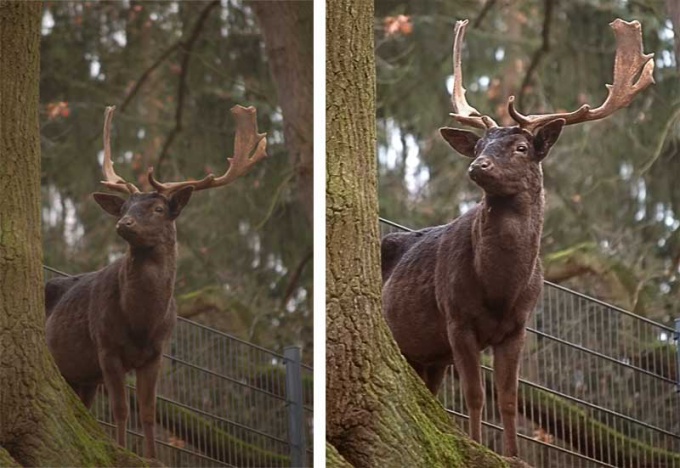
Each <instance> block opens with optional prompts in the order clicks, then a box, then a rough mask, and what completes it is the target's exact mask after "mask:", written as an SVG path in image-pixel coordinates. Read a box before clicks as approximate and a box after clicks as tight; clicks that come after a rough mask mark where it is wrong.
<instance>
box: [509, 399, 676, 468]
mask: <svg viewBox="0 0 680 468" xmlns="http://www.w3.org/2000/svg"><path fill="white" fill-rule="evenodd" d="M527 402H531V405H532V408H533V411H525V413H526V414H527V415H529V414H533V415H534V416H535V417H536V418H542V420H543V424H544V425H547V426H548V427H550V425H551V423H552V424H555V425H557V426H558V427H564V430H567V431H569V432H570V433H572V434H577V435H580V436H581V437H583V438H587V439H588V440H589V442H590V444H591V445H592V446H593V447H597V448H601V449H602V450H605V451H607V453H608V457H610V460H609V462H610V463H612V461H614V463H613V464H615V465H624V464H625V465H626V466H629V465H635V466H637V464H638V463H639V462H642V461H645V460H654V461H655V462H657V463H659V464H660V465H664V466H677V465H680V454H678V453H673V452H669V451H666V450H662V449H659V448H656V447H653V446H651V445H648V444H645V443H643V442H641V441H640V440H637V439H635V438H633V437H629V436H626V435H625V434H622V433H621V432H618V431H616V430H615V429H613V428H611V427H609V426H607V425H606V424H603V423H601V422H600V421H598V420H596V419H595V418H592V417H590V416H588V414H587V413H586V412H585V411H584V410H582V409H581V408H579V407H578V406H576V405H575V404H572V403H569V402H567V401H565V400H564V399H561V398H559V397H557V396H555V395H552V394H550V393H547V392H545V391H542V390H539V389H535V388H531V387H526V386H524V387H523V388H522V391H521V392H520V405H528V404H529V403H527ZM537 408H538V411H537ZM547 408H550V411H548V410H547ZM541 409H543V411H541ZM556 415H559V420H557V419H556V418H557V416H556ZM565 422H566V423H567V425H566V426H565V425H564V423H565ZM556 435H558V436H559V434H556ZM581 445H583V446H585V445H584V444H581ZM589 455H590V456H593V455H594V454H589ZM612 459H613V460H612Z"/></svg>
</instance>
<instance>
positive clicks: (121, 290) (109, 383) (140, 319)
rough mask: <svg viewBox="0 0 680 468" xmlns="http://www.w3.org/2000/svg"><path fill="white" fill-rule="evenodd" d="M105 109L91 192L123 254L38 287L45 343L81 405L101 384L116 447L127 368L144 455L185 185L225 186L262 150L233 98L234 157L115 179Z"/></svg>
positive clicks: (250, 118) (150, 438) (252, 117)
mask: <svg viewBox="0 0 680 468" xmlns="http://www.w3.org/2000/svg"><path fill="white" fill-rule="evenodd" d="M113 111H114V107H108V108H107V109H106V114H105V120H104V164H103V172H104V179H105V180H103V181H102V184H104V185H105V186H106V187H108V188H109V189H111V190H114V191H117V192H121V193H124V194H129V195H130V196H129V198H128V199H127V200H125V199H123V198H120V197H118V196H116V195H112V194H107V193H95V194H94V199H95V201H96V202H97V203H98V204H99V206H101V207H102V208H103V209H104V211H106V212H107V213H109V214H111V215H113V216H115V217H116V218H118V223H117V224H116V231H117V232H118V234H119V235H120V236H121V237H122V238H123V239H125V241H126V242H127V243H128V250H127V253H126V254H125V256H124V257H122V258H121V259H119V260H116V261H115V262H113V263H111V264H110V265H108V266H107V267H105V268H103V269H101V270H99V271H95V272H91V273H85V274H82V275H78V276H75V277H72V278H58V279H53V280H51V281H49V282H48V283H47V285H46V286H45V308H46V311H47V324H46V329H47V344H48V347H49V349H50V351H51V352H52V355H53V356H54V359H55V361H56V363H57V366H58V367H59V370H60V371H61V373H62V375H63V376H64V378H65V379H66V381H67V382H68V383H69V384H70V385H71V387H73V389H74V390H75V391H76V393H77V394H78V396H79V397H80V399H81V400H82V401H83V403H84V404H85V406H87V407H88V408H89V407H90V406H91V405H92V402H93V399H94V396H95V393H96V391H97V386H98V385H99V384H100V383H102V381H103V382H104V383H105V385H106V388H107V390H108V393H109V398H110V401H111V407H112V409H113V417H114V420H115V424H116V434H117V441H118V443H119V444H120V445H122V446H125V425H126V421H127V417H128V403H127V399H126V397H125V374H127V373H128V372H129V371H131V370H134V371H135V373H136V376H137V401H138V402H139V413H140V419H141V421H142V427H143V429H144V438H145V445H144V455H145V456H146V457H148V458H155V446H154V424H155V413H156V384H157V381H158V376H159V371H160V365H161V356H162V352H163V345H164V343H165V342H166V341H167V340H168V338H169V337H170V334H171V332H172V329H173V327H174V325H175V319H176V313H175V300H174V298H173V291H174V283H175V270H176V250H177V245H176V242H177V241H176V231H175V220H176V219H177V217H178V216H179V215H180V213H181V211H182V209H183V208H184V206H185V205H186V204H187V202H188V201H189V198H190V197H191V194H192V193H193V192H194V191H198V190H205V189H209V188H214V187H221V186H223V185H228V184H230V183H231V182H233V181H234V180H236V179H237V178H238V177H240V176H242V175H244V174H245V173H247V172H248V171H249V170H250V169H251V168H252V167H253V166H254V165H255V164H257V162H259V161H260V160H262V159H263V158H265V157H266V156H267V155H266V151H265V150H266V145H267V141H266V139H265V134H263V133H262V134H261V133H258V131H257V114H256V110H255V108H253V107H248V108H244V107H241V106H235V107H234V108H232V110H231V111H232V113H233V114H234V116H235V118H236V141H235V143H234V157H233V158H229V159H228V161H229V169H228V170H227V171H226V172H225V174H224V175H222V176H220V177H215V176H214V175H212V174H210V175H208V176H207V177H205V178H203V179H201V180H199V181H185V182H173V183H161V182H158V181H157V180H156V179H155V178H154V176H153V168H149V171H148V180H149V183H150V184H151V186H152V187H153V188H154V189H155V190H154V191H152V192H140V190H139V189H138V188H137V187H135V186H134V185H133V184H131V183H129V182H126V181H125V180H124V179H122V178H121V177H119V176H118V175H117V174H116V173H115V171H114V169H113V162H112V160H111V144H110V127H111V120H112V118H113Z"/></svg>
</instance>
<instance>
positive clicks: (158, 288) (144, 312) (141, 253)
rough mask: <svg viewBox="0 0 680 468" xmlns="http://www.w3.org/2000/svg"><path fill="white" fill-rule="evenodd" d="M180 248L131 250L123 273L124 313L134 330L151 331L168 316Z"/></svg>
mask: <svg viewBox="0 0 680 468" xmlns="http://www.w3.org/2000/svg"><path fill="white" fill-rule="evenodd" d="M176 260H177V247H176V244H175V242H174V240H173V242H172V243H169V242H168V243H164V244H158V245H156V246H154V247H144V248H141V247H130V248H129V249H128V252H127V254H126V256H125V259H124V261H123V265H122V268H121V270H120V276H119V279H120V285H121V302H122V305H123V308H122V309H123V313H124V314H126V315H127V316H128V320H129V322H130V324H131V325H132V326H133V327H135V328H152V327H153V326H154V324H155V323H157V321H158V320H159V319H160V318H163V317H165V316H166V314H167V313H168V308H169V305H170V301H171V300H172V296H173V293H174V284H175V271H176Z"/></svg>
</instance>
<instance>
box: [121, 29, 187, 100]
mask: <svg viewBox="0 0 680 468" xmlns="http://www.w3.org/2000/svg"><path fill="white" fill-rule="evenodd" d="M180 45H182V41H177V42H175V43H174V44H173V45H171V46H170V47H169V48H168V49H167V50H166V51H165V52H163V53H162V54H161V55H160V57H158V58H157V59H156V61H155V62H154V63H153V64H152V65H151V66H150V67H149V68H147V69H146V70H145V71H144V73H142V76H140V77H139V79H138V80H137V81H136V82H135V85H134V86H133V87H132V89H131V90H130V92H129V93H128V94H127V96H125V100H124V101H123V103H122V104H121V105H120V106H119V108H120V112H124V111H125V108H126V107H127V106H128V104H130V101H132V98H134V97H135V95H136V94H137V91H139V90H140V88H141V87H142V85H143V84H144V83H145V82H146V80H147V79H149V76H151V73H153V71H154V70H155V69H156V68H158V67H159V66H160V64H161V63H163V62H164V61H165V59H167V58H168V57H169V56H170V54H172V53H173V52H174V51H175V50H177V48H178V47H179V46H180Z"/></svg>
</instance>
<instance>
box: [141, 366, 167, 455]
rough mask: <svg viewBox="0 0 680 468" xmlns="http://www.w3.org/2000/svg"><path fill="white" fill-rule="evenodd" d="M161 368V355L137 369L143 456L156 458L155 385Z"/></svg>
mask: <svg viewBox="0 0 680 468" xmlns="http://www.w3.org/2000/svg"><path fill="white" fill-rule="evenodd" d="M160 368H161V355H160V354H159V355H158V356H157V357H154V358H153V360H152V361H151V362H149V363H148V364H146V365H145V366H144V367H140V368H139V369H137V371H136V373H137V400H138V401H139V418H140V419H141V421H142V427H143V429H144V456H145V457H146V458H156V436H155V424H156V384H157V383H158V374H159V372H160Z"/></svg>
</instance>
